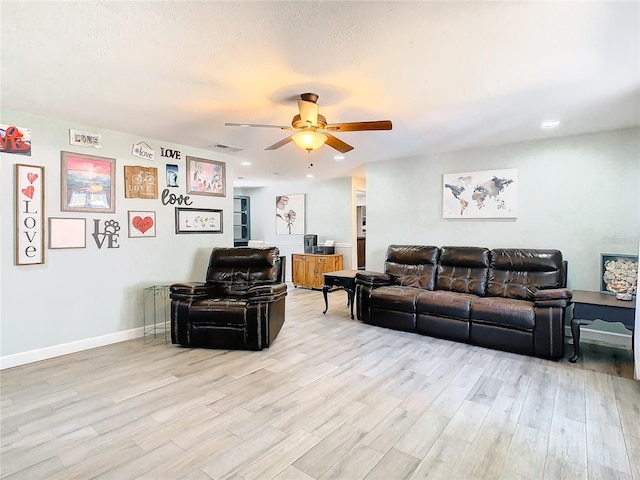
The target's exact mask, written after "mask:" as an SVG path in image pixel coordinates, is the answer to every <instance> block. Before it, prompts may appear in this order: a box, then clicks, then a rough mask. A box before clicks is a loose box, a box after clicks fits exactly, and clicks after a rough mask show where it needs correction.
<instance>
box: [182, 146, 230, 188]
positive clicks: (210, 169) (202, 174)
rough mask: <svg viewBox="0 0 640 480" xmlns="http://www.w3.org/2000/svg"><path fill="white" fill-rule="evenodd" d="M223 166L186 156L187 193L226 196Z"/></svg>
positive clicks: (219, 163)
mask: <svg viewBox="0 0 640 480" xmlns="http://www.w3.org/2000/svg"><path fill="white" fill-rule="evenodd" d="M225 179H226V173H225V164H224V163H223V162H216V161H215V160H205V159H203V158H196V157H189V156H187V193H190V194H194V195H212V196H214V197H225V196H226V188H225V184H226V180H225Z"/></svg>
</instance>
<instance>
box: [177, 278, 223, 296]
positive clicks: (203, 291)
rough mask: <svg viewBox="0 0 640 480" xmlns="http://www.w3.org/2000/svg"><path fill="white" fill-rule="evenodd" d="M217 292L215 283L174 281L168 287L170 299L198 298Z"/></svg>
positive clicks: (218, 290)
mask: <svg viewBox="0 0 640 480" xmlns="http://www.w3.org/2000/svg"><path fill="white" fill-rule="evenodd" d="M219 292H220V289H219V288H218V287H217V286H216V285H214V284H211V283H204V282H185V283H174V284H173V285H171V286H170V287H169V297H170V298H171V300H199V299H201V298H207V297H211V296H213V295H216V294H217V293H219Z"/></svg>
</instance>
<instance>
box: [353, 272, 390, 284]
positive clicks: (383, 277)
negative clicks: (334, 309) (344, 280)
mask: <svg viewBox="0 0 640 480" xmlns="http://www.w3.org/2000/svg"><path fill="white" fill-rule="evenodd" d="M392 283H393V279H392V278H391V277H390V276H389V275H387V274H386V273H380V272H370V271H368V270H363V271H359V272H357V273H356V285H366V286H368V287H371V288H377V287H382V286H385V285H391V284H392Z"/></svg>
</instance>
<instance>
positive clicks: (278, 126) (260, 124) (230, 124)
mask: <svg viewBox="0 0 640 480" xmlns="http://www.w3.org/2000/svg"><path fill="white" fill-rule="evenodd" d="M225 126H226V127H260V128H279V129H280V130H291V127H290V126H288V125H266V124H264V123H232V122H227V123H225Z"/></svg>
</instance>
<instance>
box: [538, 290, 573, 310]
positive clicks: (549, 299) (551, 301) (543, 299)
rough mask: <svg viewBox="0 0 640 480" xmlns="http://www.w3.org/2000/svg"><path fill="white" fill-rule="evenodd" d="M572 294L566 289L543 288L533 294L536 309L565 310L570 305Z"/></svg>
mask: <svg viewBox="0 0 640 480" xmlns="http://www.w3.org/2000/svg"><path fill="white" fill-rule="evenodd" d="M571 298H572V292H571V290H569V289H568V288H543V289H540V290H537V291H536V292H535V293H534V294H533V301H534V303H535V306H536V307H560V308H565V307H567V306H569V305H570V304H571Z"/></svg>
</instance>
